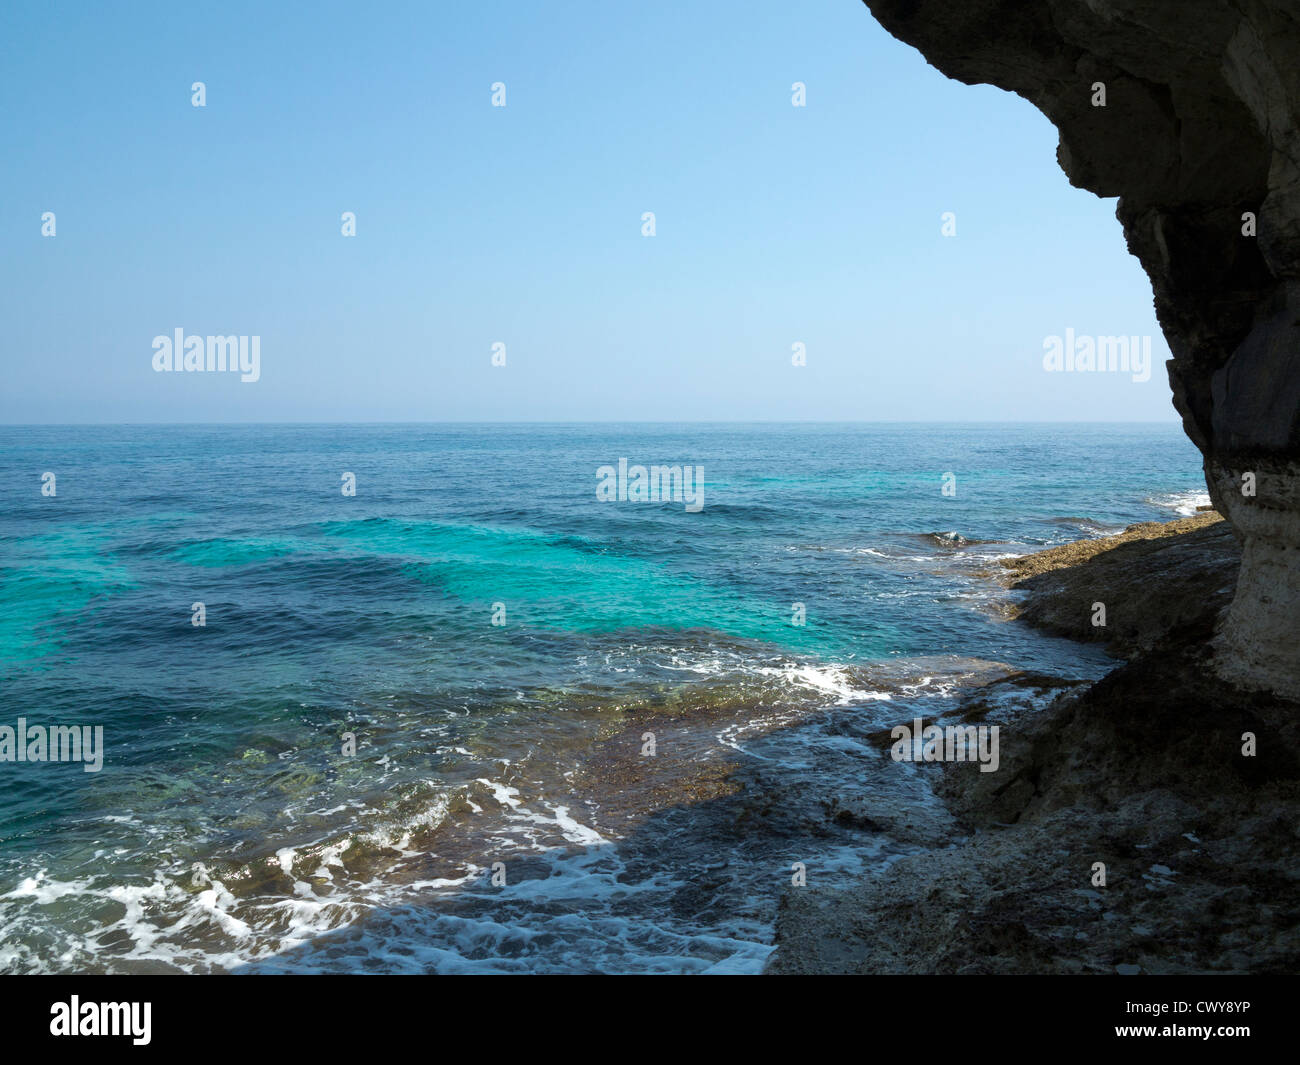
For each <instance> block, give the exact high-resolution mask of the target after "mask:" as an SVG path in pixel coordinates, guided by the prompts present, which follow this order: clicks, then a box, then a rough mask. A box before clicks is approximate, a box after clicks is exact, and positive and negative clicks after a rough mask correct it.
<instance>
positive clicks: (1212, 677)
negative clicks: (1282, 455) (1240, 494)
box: [766, 513, 1300, 974]
mask: <svg viewBox="0 0 1300 1065" xmlns="http://www.w3.org/2000/svg"><path fill="white" fill-rule="evenodd" d="M1239 557H1240V548H1239V546H1238V543H1237V540H1236V538H1235V537H1234V536H1233V535H1232V532H1231V529H1230V527H1229V526H1228V524H1227V523H1226V522H1223V521H1222V520H1220V519H1219V516H1218V515H1217V514H1213V513H1209V514H1204V515H1198V516H1196V517H1194V518H1190V519H1183V520H1180V521H1176V522H1169V523H1163V524H1160V523H1147V524H1144V525H1138V526H1133V527H1131V528H1129V529H1128V530H1126V531H1125V532H1124V533H1122V534H1120V535H1119V536H1115V537H1105V538H1101V539H1097V540H1089V541H1083V542H1080V543H1076V544H1070V545H1066V546H1065V547H1061V548H1056V549H1053V550H1051V551H1045V552H1040V553H1038V554H1035V555H1030V556H1026V557H1024V558H1020V559H1015V560H1011V561H1009V562H1008V563H1007V564H1006V571H1005V573H1003V574H1001V575H999V578H998V579H1001V580H1003V581H1005V582H1006V583H1008V584H1009V585H1010V587H1011V588H1012V589H1014V594H1016V595H1017V596H1018V597H1019V602H1017V603H1016V606H1015V611H1014V612H1015V613H1016V615H1017V616H1018V617H1019V618H1020V622H1018V623H1028V624H1034V625H1038V626H1041V627H1043V628H1045V629H1048V630H1049V631H1052V632H1056V633H1059V634H1062V635H1068V636H1072V637H1075V638H1080V639H1094V640H1096V639H1100V640H1104V641H1105V642H1106V643H1107V645H1108V646H1109V648H1110V649H1111V650H1112V652H1113V653H1115V654H1117V655H1119V656H1121V657H1123V658H1126V659H1127V662H1125V663H1124V664H1122V665H1120V666H1119V667H1118V668H1116V669H1115V670H1113V671H1112V672H1111V673H1109V674H1107V675H1106V676H1105V677H1104V678H1102V679H1101V680H1100V681H1098V682H1097V683H1095V684H1092V685H1090V686H1082V685H1073V686H1066V690H1064V691H1061V693H1060V694H1058V695H1056V697H1055V698H1054V699H1052V700H1051V702H1050V703H1048V704H1047V705H1046V707H1045V708H1044V707H1043V705H1042V703H1041V701H1040V702H1034V701H1032V700H1028V701H1027V700H1018V699H1015V698H1006V687H1007V686H1008V685H1014V684H1016V683H1017V682H1018V681H1017V678H1015V677H1013V678H1009V679H1008V680H1005V681H1002V682H999V683H998V684H996V685H990V686H988V688H986V689H981V690H979V691H978V692H977V693H976V694H975V695H973V696H972V697H970V698H968V699H967V700H965V702H964V703H963V704H962V705H961V707H960V708H959V709H958V710H957V712H956V714H955V717H954V719H955V720H960V721H976V720H978V721H979V722H980V723H982V724H997V725H999V727H1000V729H1001V737H1002V743H1001V766H1000V768H999V770H998V771H997V772H994V773H980V772H979V771H978V767H977V766H975V765H973V764H971V763H943V762H936V763H932V764H929V765H924V766H923V767H922V771H924V772H929V773H933V774H934V780H933V784H934V788H935V790H936V792H937V793H938V794H939V795H940V796H941V797H942V798H943V800H944V802H945V804H946V807H947V810H946V816H948V817H951V819H952V820H953V823H954V824H955V825H956V826H958V832H957V833H956V834H953V833H950V832H945V833H942V834H941V836H942V838H943V839H944V840H945V841H946V843H947V845H946V846H943V845H936V847H935V849H933V850H929V851H926V852H923V853H920V854H914V855H909V856H906V857H903V858H900V859H899V860H897V861H895V862H893V863H891V864H889V865H886V866H883V867H880V868H877V869H874V870H873V871H872V872H871V873H870V874H869V875H868V877H867V879H865V880H864V881H863V882H862V883H861V884H858V885H856V886H854V887H852V888H850V889H847V890H841V891H818V890H817V889H816V887H815V885H813V884H811V883H810V885H809V886H808V887H804V888H791V889H789V890H788V891H787V894H786V896H785V898H784V899H783V901H782V905H781V910H780V914H779V917H778V921H777V931H776V945H777V949H776V951H775V952H774V954H773V955H772V957H771V959H770V960H769V963H768V966H767V969H766V971H767V972H769V973H778V974H780V973H826V972H834V973H1139V972H1144V973H1162V972H1184V973H1194V972H1238V973H1245V972H1296V971H1297V970H1300V924H1298V923H1297V919H1296V915H1297V914H1300V829H1298V828H1297V826H1300V724H1297V723H1298V722H1300V714H1297V713H1296V711H1297V709H1298V708H1297V707H1296V706H1295V704H1292V703H1289V702H1286V701H1285V700H1282V699H1279V698H1278V697H1276V696H1273V695H1268V694H1265V693H1261V692H1254V691H1249V690H1245V689H1243V688H1241V687H1238V686H1234V685H1232V684H1230V683H1228V682H1227V681H1225V680H1223V679H1222V675H1221V672H1220V671H1219V670H1217V669H1215V668H1214V663H1213V661H1212V655H1213V651H1212V650H1211V648H1212V646H1213V645H1212V641H1211V637H1212V634H1213V632H1214V628H1215V624H1216V622H1217V621H1218V619H1219V616H1220V613H1221V612H1222V611H1223V609H1224V608H1225V607H1226V605H1227V604H1228V603H1229V602H1230V601H1231V598H1232V595H1233V585H1234V579H1235V574H1236V568H1237V563H1238V561H1239ZM1097 603H1103V604H1105V605H1106V625H1105V626H1104V627H1103V626H1095V625H1093V623H1092V619H1093V617H1094V616H1095V605H1096V604H1097ZM1020 679H1021V680H1025V678H1020ZM1040 681H1041V679H1040ZM1035 683H1040V682H1035ZM1058 683H1059V682H1058ZM1049 684H1050V682H1049ZM1041 686H1042V685H1041V683H1040V687H1041ZM999 689H1001V690H999ZM1246 734H1250V735H1251V736H1253V737H1254V753H1253V754H1251V755H1247V754H1244V753H1243V750H1244V749H1245V747H1246V744H1247V743H1248V741H1247V740H1246V739H1243V737H1245V736H1246ZM881 746H882V747H884V746H887V740H886V739H884V738H882V742H881ZM882 757H888V753H887V752H886V751H883V750H882ZM832 805H833V806H836V809H837V810H839V809H840V807H844V806H845V805H846V800H841V801H840V802H839V803H837V804H832ZM849 805H851V802H849ZM841 812H842V811H841ZM855 815H856V816H862V817H869V816H870V810H869V809H863V810H859V811H855ZM1096 863H1103V864H1104V866H1105V883H1104V885H1103V884H1101V883H1099V882H1098V878H1097V864H1096Z"/></svg>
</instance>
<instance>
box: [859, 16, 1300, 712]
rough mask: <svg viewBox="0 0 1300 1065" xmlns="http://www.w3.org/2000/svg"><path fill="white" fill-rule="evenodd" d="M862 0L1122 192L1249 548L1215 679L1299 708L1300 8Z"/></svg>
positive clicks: (1210, 479)
mask: <svg viewBox="0 0 1300 1065" xmlns="http://www.w3.org/2000/svg"><path fill="white" fill-rule="evenodd" d="M865 3H866V5H867V7H868V8H869V9H870V11H871V13H872V14H873V15H874V16H875V17H876V18H877V19H878V20H879V21H880V23H881V24H882V25H883V26H884V27H885V29H886V30H888V31H889V32H890V33H891V34H893V35H894V36H895V37H897V38H899V39H900V40H903V41H905V42H907V43H908V44H911V45H913V46H915V47H916V48H918V49H920V51H921V52H922V54H923V55H924V56H925V57H926V59H928V60H929V61H930V62H931V63H932V64H933V65H934V66H935V67H937V68H938V69H939V70H941V71H942V72H943V73H944V74H947V75H948V76H950V77H952V78H956V79H957V80H959V81H963V82H966V83H967V84H975V83H988V84H992V85H996V86H998V87H1000V88H1002V89H1006V90H1009V91H1011V92H1014V93H1017V94H1018V95H1020V96H1023V97H1024V98H1025V99H1026V100H1028V101H1030V102H1031V103H1032V104H1033V105H1034V106H1035V107H1037V108H1038V109H1039V110H1041V111H1042V112H1043V113H1044V114H1045V115H1046V116H1047V117H1048V118H1049V119H1050V120H1051V121H1052V122H1053V123H1054V124H1055V125H1056V127H1057V129H1058V130H1059V132H1060V146H1059V148H1058V151H1057V158H1058V161H1059V162H1060V164H1061V168H1062V169H1063V170H1064V171H1065V173H1066V175H1067V176H1068V177H1069V179H1070V182H1071V183H1072V184H1074V185H1076V186H1078V187H1080V188H1084V189H1088V190H1090V191H1092V192H1095V193H1096V194H1097V195H1099V196H1118V197H1119V205H1118V208H1117V210H1116V214H1117V216H1118V218H1119V220H1120V222H1121V223H1122V225H1123V227H1124V233H1125V236H1126V238H1127V241H1128V247H1129V250H1130V251H1131V252H1132V253H1133V254H1134V255H1135V256H1137V258H1138V259H1139V261H1140V262H1141V263H1142V266H1143V268H1144V269H1145V270H1146V272H1147V274H1148V276H1149V277H1150V278H1151V283H1152V288H1153V290H1154V294H1155V306H1156V313H1157V315H1158V316H1159V319H1160V324H1161V327H1162V329H1163V330H1164V334H1165V337H1166V339H1167V341H1168V343H1169V348H1170V351H1171V352H1172V353H1173V356H1174V357H1173V359H1172V360H1171V362H1170V363H1169V364H1168V369H1169V381H1170V385H1171V386H1172V389H1173V400H1174V405H1175V406H1176V407H1177V409H1178V411H1179V413H1180V414H1181V415H1182V418H1183V426H1184V428H1185V429H1186V432H1187V434H1188V436H1189V437H1190V438H1191V439H1192V441H1193V442H1194V443H1195V444H1196V446H1197V447H1198V448H1199V449H1200V450H1201V453H1202V455H1203V456H1204V466H1205V474H1206V482H1207V485H1208V487H1209V491H1210V494H1211V497H1212V498H1213V500H1214V503H1215V505H1216V507H1217V508H1218V510H1219V511H1220V512H1221V513H1223V514H1224V515H1225V516H1226V517H1227V518H1228V520H1229V521H1230V522H1231V523H1232V526H1233V528H1234V530H1235V532H1236V534H1237V535H1238V537H1239V538H1240V539H1241V541H1242V562H1241V572H1240V575H1239V578H1238V580H1237V585H1236V594H1235V597H1234V599H1233V602H1232V604H1231V606H1230V607H1229V608H1228V610H1227V611H1226V612H1225V614H1224V619H1223V622H1222V624H1221V626H1220V629H1219V632H1218V634H1217V636H1216V638H1215V646H1216V649H1217V654H1216V659H1215V668H1216V670H1217V671H1218V672H1219V673H1220V674H1221V675H1222V676H1224V677H1225V678H1227V679H1230V680H1232V681H1235V682H1236V683H1238V684H1240V685H1242V686H1247V687H1253V688H1262V689H1265V690H1269V691H1273V692H1276V693H1277V694H1280V695H1284V696H1288V697H1290V698H1296V697H1300V640H1296V639H1295V634H1294V626H1295V621H1296V618H1297V617H1300V131H1298V130H1297V125H1296V114H1297V110H1298V109H1300V64H1298V63H1296V61H1295V56H1296V55H1297V54H1300V7H1297V5H1296V4H1295V3H1294V0H1231V2H1230V0H1184V2H1183V3H1178V4H1171V3H1156V2H1152V0H1041V2H1038V3H1033V4H1026V3H1023V2H1022V0H964V2H962V3H960V4H954V3H951V2H950V0H865ZM1098 82H1101V83H1103V84H1104V86H1105V105H1104V106H1096V105H1095V103H1094V101H1095V99H1096V92H1095V88H1094V87H1095V85H1096V84H1097V83H1098Z"/></svg>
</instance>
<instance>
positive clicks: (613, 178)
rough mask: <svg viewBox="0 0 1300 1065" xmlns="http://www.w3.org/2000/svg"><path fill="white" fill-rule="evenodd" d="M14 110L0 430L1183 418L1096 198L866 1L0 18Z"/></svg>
mask: <svg viewBox="0 0 1300 1065" xmlns="http://www.w3.org/2000/svg"><path fill="white" fill-rule="evenodd" d="M195 81H203V82H205V83H206V86H207V106H206V107H205V108H201V109H200V108H195V107H192V106H191V103H190V96H191V93H190V86H191V84H192V83H193V82H195ZM497 81H501V82H504V83H505V85H506V92H507V97H506V100H507V106H506V107H504V108H494V107H492V106H491V85H492V83H493V82H497ZM795 81H802V82H805V83H806V85H807V106H806V107H804V108H795V107H792V106H791V102H790V98H791V84H792V83H793V82H795ZM0 97H2V100H0V134H2V136H3V140H2V146H0V249H2V250H3V254H2V256H0V317H2V318H3V322H4V329H3V334H0V336H2V339H0V345H2V346H3V363H4V387H3V389H0V420H2V421H5V422H11V423H12V422H82V421H90V422H124V421H300V420H306V421H384V420H417V421H425V420H487V421H509V420H558V421H588V420H645V421H671V420H733V419H741V420H767V419H776V420H785V419H790V420H796V419H798V420H802V419H818V420H821V419H825V420H864V421H870V420H884V419H901V420H962V421H967V420H1021V419H1047V420H1056V419H1064V420H1076V419H1081V420H1170V421H1172V420H1174V413H1173V410H1172V408H1171V406H1170V403H1169V398H1168V385H1167V383H1166V377H1165V371H1164V366H1163V362H1164V360H1165V359H1166V358H1167V357H1168V349H1167V348H1166V346H1165V344H1164V341H1163V338H1162V337H1161V336H1160V333H1159V328H1158V326H1157V324H1156V321H1155V316H1154V312H1153V310H1152V306H1151V291H1150V286H1149V284H1148V282H1147V279H1146V277H1145V275H1144V274H1143V273H1142V271H1141V269H1140V268H1139V267H1138V265H1137V263H1136V261H1135V260H1133V259H1132V258H1130V257H1129V255H1128V254H1127V252H1126V250H1125V247H1124V241H1123V236H1122V233H1121V230H1120V226H1119V224H1118V222H1116V220H1115V218H1114V206H1115V205H1114V201H1113V200H1099V199H1097V198H1096V197H1094V196H1093V195H1091V194H1090V193H1087V192H1083V191H1081V190H1078V189H1074V188H1071V187H1070V185H1069V184H1068V182H1067V181H1066V178H1065V176H1064V174H1062V172H1061V171H1060V169H1059V168H1058V166H1057V165H1056V160H1055V150H1056V133H1055V131H1054V130H1053V128H1052V127H1051V125H1050V123H1048V122H1047V120H1046V119H1045V118H1043V117H1042V116H1041V115H1039V114H1038V112H1037V111H1035V110H1034V109H1033V108H1032V107H1031V106H1030V105H1029V104H1028V103H1026V102H1024V101H1023V100H1020V99H1018V98H1016V97H1014V96H1011V95H1009V94H1007V93H1003V92H1001V91H1000V90H997V89H993V88H990V87H987V86H978V87H967V86H963V85H960V84H958V83H956V82H952V81H949V80H947V79H946V78H944V77H943V76H942V75H941V74H939V73H938V72H937V71H935V70H934V69H933V68H931V67H929V66H928V65H927V64H926V63H925V61H924V60H923V59H922V58H921V57H920V55H919V54H918V53H917V52H915V51H914V50H912V49H911V48H909V47H907V46H905V45H903V44H900V43H899V42H897V41H895V40H894V39H893V38H891V37H889V36H888V35H887V34H886V33H885V32H884V31H883V30H882V29H880V28H879V26H877V25H876V23H875V22H874V21H873V20H872V18H871V16H870V14H869V13H868V11H867V10H866V8H865V7H863V6H862V4H860V3H858V2H857V0H810V2H806V3H790V2H789V0H744V2H741V0H672V2H656V3H653V4H633V3H610V2H608V0H604V2H600V3H597V2H531V3H526V2H523V0H516V2H504V3H491V2H478V0H476V2H473V3H470V2H465V3H459V2H458V3H411V4H395V3H394V4H390V3H372V4H355V3H350V4H332V3H314V4H310V5H308V4H303V5H300V6H299V7H298V9H297V11H296V12H295V13H292V14H289V13H285V11H283V10H281V5H271V4H262V3H249V4H243V3H226V2H223V3H216V4H202V5H199V4H178V3H175V2H172V3H166V4H157V5H147V4H144V3H132V4H124V5H120V6H114V7H109V6H104V7H94V8H92V7H91V5H88V4H83V3H57V4H51V3H40V4H37V3H26V2H23V3H15V2H12V0H9V2H6V3H5V4H4V5H3V7H0ZM45 211H53V212H55V214H56V217H57V235H56V236H55V237H53V238H46V237H42V236H41V215H42V213H43V212H45ZM344 211H353V212H355V214H356V217H357V236H356V237H354V238H345V237H343V236H341V234H340V225H341V222H340V215H341V214H342V213H343V212H344ZM645 211H653V212H655V215H656V221H657V235H656V236H655V237H653V238H646V237H643V236H642V235H641V215H642V212H645ZM945 211H953V212H955V213H956V215H957V236H956V237H953V238H945V237H943V236H942V235H941V233H940V226H941V215H942V213H943V212H945ZM178 327H180V328H184V329H185V330H186V331H187V332H188V333H194V334H199V335H206V334H247V335H253V334H256V335H259V336H260V337H261V338H262V339H261V380H259V381H258V382H256V383H252V384H245V383H241V382H240V381H239V380H238V377H237V376H236V375H225V376H217V375H209V374H174V373H173V374H161V373H155V372H153V370H152V367H151V359H152V355H153V351H152V347H151V344H152V340H153V338H154V337H155V336H156V335H159V334H170V333H171V332H172V331H173V330H174V329H176V328H178ZM1067 327H1068V328H1072V329H1073V330H1075V332H1076V333H1079V334H1092V335H1108V334H1125V335H1130V334H1139V335H1141V334H1149V335H1151V336H1152V337H1153V338H1154V345H1153V367H1152V376H1151V380H1150V381H1148V382H1147V383H1145V384H1137V383H1134V382H1133V381H1132V380H1131V379H1130V378H1129V376H1127V375H1120V374H1093V375H1077V374H1049V373H1046V372H1044V370H1043V368H1042V358H1043V350H1044V349H1043V340H1044V338H1045V337H1046V336H1048V335H1051V334H1063V333H1064V332H1065V330H1066V328H1067ZM497 341H501V342H504V343H505V344H506V352H507V359H506V363H507V364H506V366H505V367H493V366H492V365H491V361H490V356H491V345H492V344H493V343H494V342H497ZM796 341H799V342H803V343H804V344H806V346H807V359H808V364H807V366H804V367H793V366H792V365H791V345H792V344H793V343H795V342H796Z"/></svg>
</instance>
